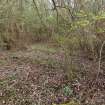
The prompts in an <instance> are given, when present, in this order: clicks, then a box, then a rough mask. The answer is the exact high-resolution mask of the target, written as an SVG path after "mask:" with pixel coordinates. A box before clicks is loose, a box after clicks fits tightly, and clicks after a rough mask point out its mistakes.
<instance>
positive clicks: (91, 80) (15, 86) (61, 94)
mask: <svg viewBox="0 0 105 105" xmlns="http://www.w3.org/2000/svg"><path fill="white" fill-rule="evenodd" d="M81 55H82V54H81ZM73 60H74V63H75V64H76V65H77V64H78V76H77V78H75V79H74V80H73V81H70V80H69V79H68V77H67V74H66V72H65V71H64V53H63V51H62V50H61V49H55V48H51V47H49V46H46V45H45V46H44V45H43V46H42V45H35V46H32V47H30V48H29V49H27V50H26V51H16V52H13V51H9V52H6V51H4V52H0V105H52V104H62V103H68V102H70V101H71V100H74V101H76V102H80V103H82V104H83V105H88V104H89V105H90V104H91V105H99V104H101V105H104V104H105V82H104V81H105V75H104V74H105V73H104V71H103V72H102V73H100V75H99V78H98V80H97V81H95V79H96V70H97V68H98V63H97V62H94V61H90V60H89V59H87V58H85V57H84V56H83V55H82V56H78V57H77V56H74V59H73ZM103 65H104V64H103ZM103 69H104V68H103Z"/></svg>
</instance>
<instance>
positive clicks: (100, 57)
mask: <svg viewBox="0 0 105 105" xmlns="http://www.w3.org/2000/svg"><path fill="white" fill-rule="evenodd" d="M104 45H105V41H104V42H103V43H102V45H101V49H100V55H99V63H98V73H97V77H96V81H97V79H98V76H99V73H100V71H101V59H102V51H103V47H104Z"/></svg>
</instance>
